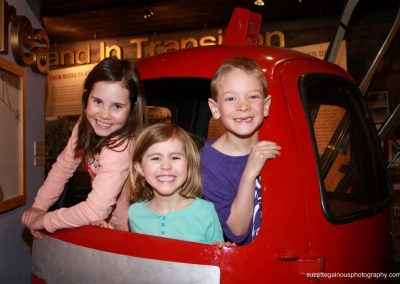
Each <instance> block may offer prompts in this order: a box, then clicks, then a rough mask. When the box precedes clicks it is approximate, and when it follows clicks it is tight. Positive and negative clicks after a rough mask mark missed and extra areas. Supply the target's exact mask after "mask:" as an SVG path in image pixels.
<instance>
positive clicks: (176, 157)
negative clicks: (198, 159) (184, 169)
mask: <svg viewBox="0 0 400 284" xmlns="http://www.w3.org/2000/svg"><path fill="white" fill-rule="evenodd" d="M180 159H181V157H179V156H173V157H172V160H180Z"/></svg>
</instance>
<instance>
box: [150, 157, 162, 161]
mask: <svg viewBox="0 0 400 284" xmlns="http://www.w3.org/2000/svg"><path fill="white" fill-rule="evenodd" d="M159 159H160V158H158V157H153V158H151V159H150V160H151V161H158V160H159Z"/></svg>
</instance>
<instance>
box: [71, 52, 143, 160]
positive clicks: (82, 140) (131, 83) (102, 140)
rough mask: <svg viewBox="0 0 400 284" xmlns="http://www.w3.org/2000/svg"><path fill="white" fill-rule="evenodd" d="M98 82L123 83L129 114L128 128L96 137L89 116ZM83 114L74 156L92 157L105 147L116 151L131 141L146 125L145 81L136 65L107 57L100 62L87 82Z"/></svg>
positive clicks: (126, 124) (83, 100)
mask: <svg viewBox="0 0 400 284" xmlns="http://www.w3.org/2000/svg"><path fill="white" fill-rule="evenodd" d="M97 82H122V83H123V85H124V87H125V88H126V89H127V90H128V91H129V100H130V104H131V107H130V111H129V115H128V118H127V120H126V122H125V125H124V126H123V127H122V128H121V129H119V130H117V131H115V132H113V133H111V134H110V135H108V136H106V137H100V136H98V135H96V133H95V131H94V129H93V127H92V126H91V125H90V123H89V121H88V119H87V117H86V113H85V112H86V108H87V105H88V98H89V95H90V92H91V91H92V89H93V86H94V84H95V83H97ZM82 105H83V110H82V115H81V119H80V121H79V128H78V141H77V144H76V147H75V156H76V157H77V156H83V157H85V158H88V157H93V156H94V155H95V154H97V153H99V152H100V151H101V149H102V148H103V147H109V148H110V149H116V148H117V147H120V146H121V145H123V144H124V142H125V141H126V140H127V139H132V138H133V137H135V136H137V134H138V133H139V132H140V131H141V130H142V128H143V127H144V126H145V125H146V124H147V115H146V111H145V106H146V102H145V97H144V91H143V86H142V82H141V80H140V76H139V73H138V71H137V69H136V65H135V64H134V63H132V62H130V61H128V60H121V59H118V58H117V57H108V58H105V59H103V60H102V61H100V62H99V63H98V64H97V65H96V66H95V67H94V68H93V69H92V71H91V72H90V73H89V75H88V76H87V78H86V80H85V84H84V90H83V95H82Z"/></svg>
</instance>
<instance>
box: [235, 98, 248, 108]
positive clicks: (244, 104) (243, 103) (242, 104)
mask: <svg viewBox="0 0 400 284" xmlns="http://www.w3.org/2000/svg"><path fill="white" fill-rule="evenodd" d="M249 108H250V105H249V102H248V101H247V100H244V99H243V100H239V101H238V104H237V110H238V111H246V110H249Z"/></svg>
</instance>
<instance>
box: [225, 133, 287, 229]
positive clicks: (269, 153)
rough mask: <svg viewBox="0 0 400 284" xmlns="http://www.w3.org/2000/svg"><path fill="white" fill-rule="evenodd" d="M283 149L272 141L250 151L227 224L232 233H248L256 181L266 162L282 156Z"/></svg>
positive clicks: (255, 146)
mask: <svg viewBox="0 0 400 284" xmlns="http://www.w3.org/2000/svg"><path fill="white" fill-rule="evenodd" d="M280 149H281V147H280V146H278V145H277V144H276V143H274V142H271V141H260V142H258V143H257V144H256V145H254V146H253V147H252V149H251V150H250V154H249V158H248V160H247V164H246V167H245V169H244V171H243V173H242V177H241V179H240V184H239V188H238V192H237V195H236V197H235V199H234V200H233V203H232V206H231V212H230V215H229V217H228V220H227V224H228V226H229V228H230V229H231V231H232V233H233V234H235V235H237V236H241V235H244V234H246V233H247V232H248V230H249V226H250V223H251V220H252V216H253V206H254V190H255V181H256V178H257V176H258V175H259V174H260V172H261V169H262V168H263V166H264V164H265V162H266V161H267V160H268V159H274V158H275V157H276V156H278V155H280Z"/></svg>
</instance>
